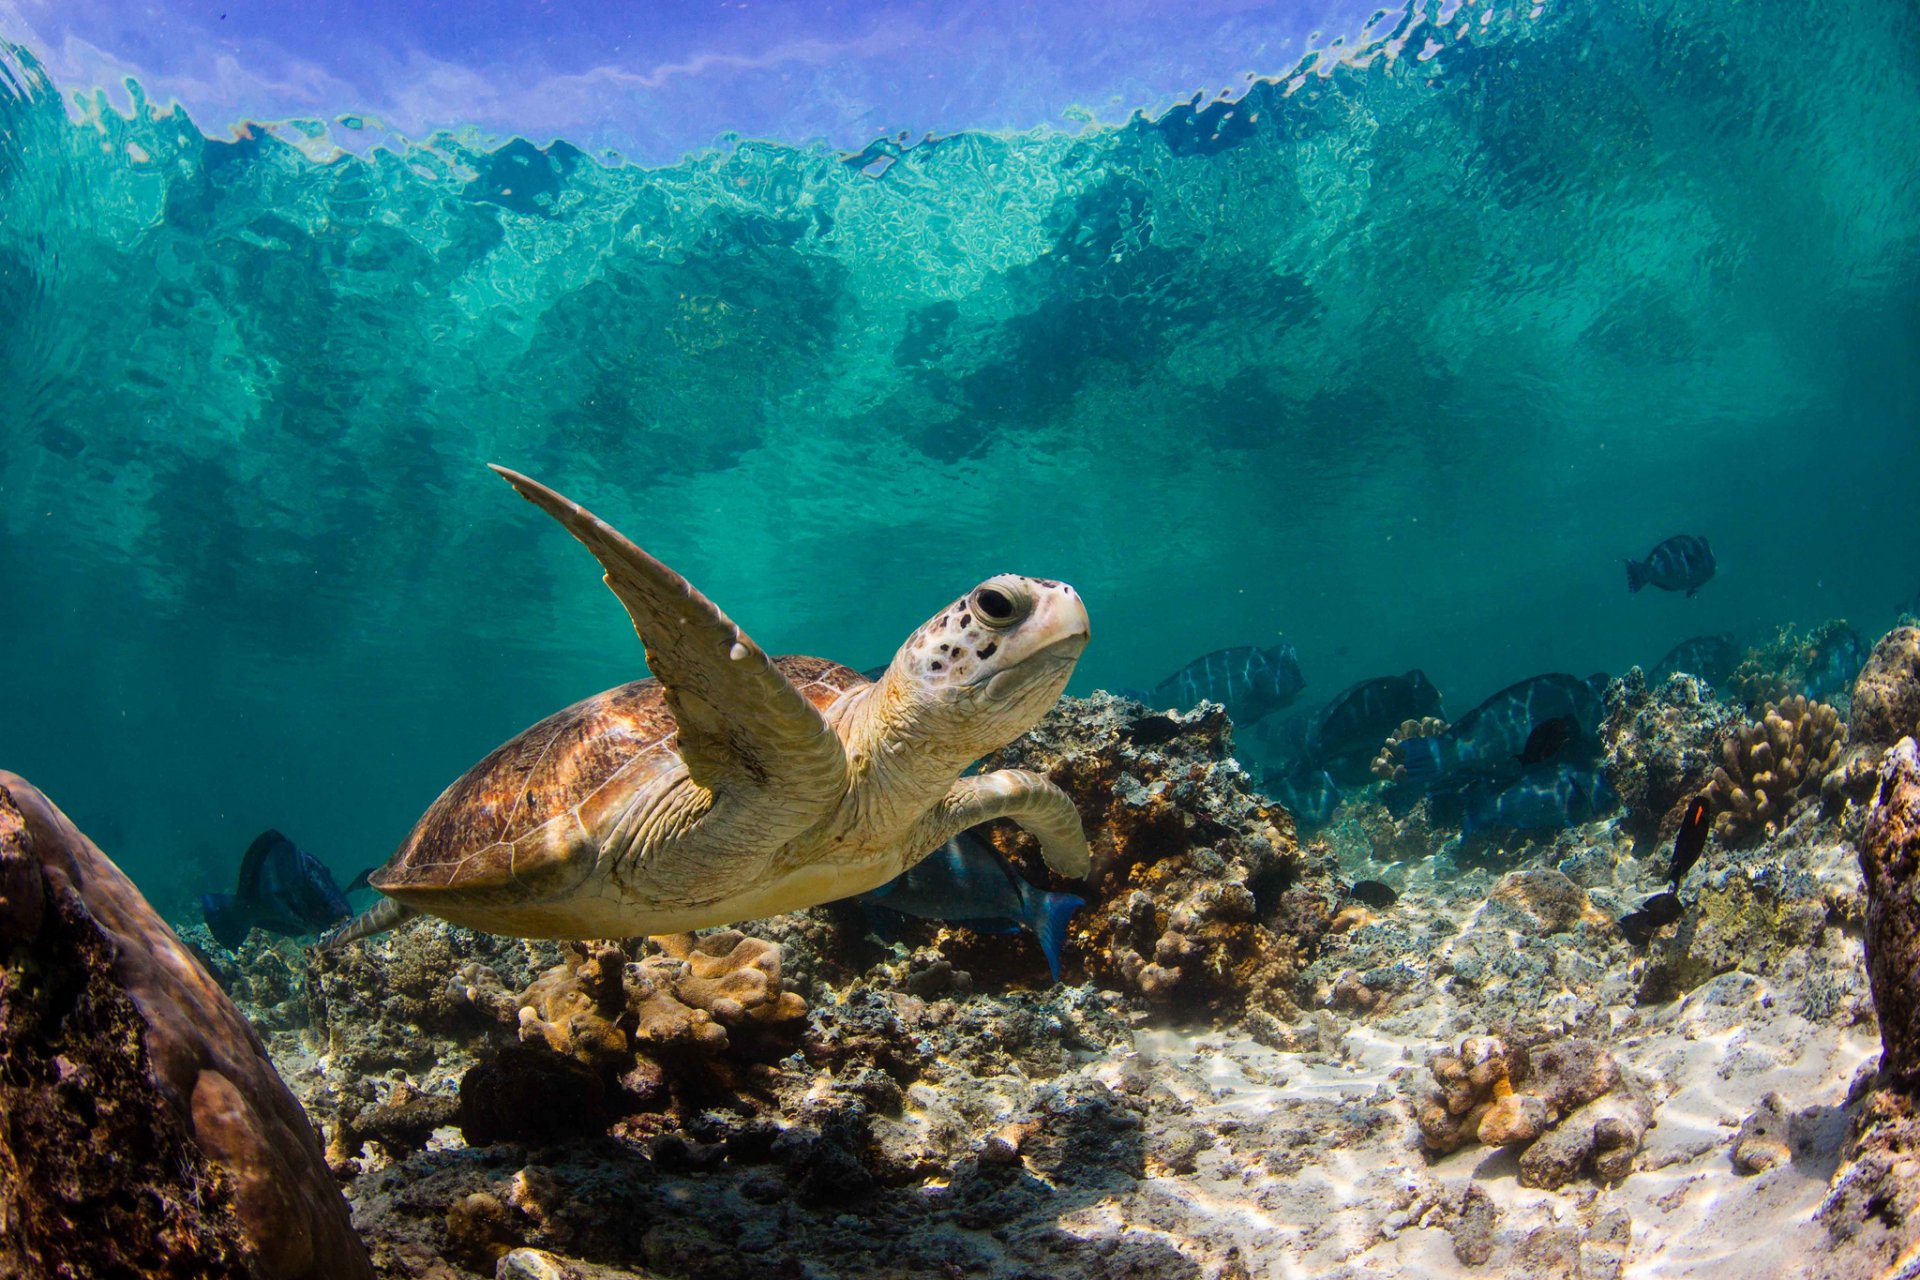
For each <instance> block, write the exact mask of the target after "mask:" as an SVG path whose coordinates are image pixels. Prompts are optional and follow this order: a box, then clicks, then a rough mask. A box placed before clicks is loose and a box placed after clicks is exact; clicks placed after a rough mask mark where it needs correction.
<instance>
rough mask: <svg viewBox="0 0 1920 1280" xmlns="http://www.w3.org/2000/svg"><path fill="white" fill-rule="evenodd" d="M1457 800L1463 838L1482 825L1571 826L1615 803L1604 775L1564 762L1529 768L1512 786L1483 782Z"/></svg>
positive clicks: (1589, 819) (1615, 795) (1608, 810)
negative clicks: (1459, 804)
mask: <svg viewBox="0 0 1920 1280" xmlns="http://www.w3.org/2000/svg"><path fill="white" fill-rule="evenodd" d="M1461 800H1462V807H1461V812H1460V832H1461V834H1462V835H1466V834H1470V833H1472V832H1474V831H1477V830H1479V829H1480V828H1481V827H1521V828H1528V829H1536V830H1537V829H1543V828H1551V827H1576V826H1579V825H1580V824H1581V823H1583V822H1591V821H1593V820H1594V819H1595V818H1598V817H1600V816H1601V815H1602V814H1604V813H1608V812H1610V811H1612V810H1613V809H1615V808H1617V807H1618V806H1619V804H1620V796H1619V794H1618V793H1617V792H1615V791H1614V789H1613V787H1612V786H1611V785H1610V784H1609V783H1608V782H1607V780H1606V778H1605V777H1604V776H1603V775H1601V774H1600V773H1598V772H1596V771H1595V770H1592V769H1575V768H1573V767H1571V766H1569V765H1564V764H1556V765H1551V766H1549V767H1547V768H1543V769H1533V770H1529V771H1528V772H1527V773H1525V774H1522V775H1521V776H1520V777H1519V778H1517V779H1515V780H1514V781H1512V782H1505V783H1503V782H1499V781H1497V780H1494V779H1491V778H1489V779H1484V780H1482V781H1480V782H1478V783H1476V784H1475V785H1473V786H1471V787H1469V788H1468V789H1467V791H1466V792H1465V794H1464V795H1463V796H1462V797H1461Z"/></svg>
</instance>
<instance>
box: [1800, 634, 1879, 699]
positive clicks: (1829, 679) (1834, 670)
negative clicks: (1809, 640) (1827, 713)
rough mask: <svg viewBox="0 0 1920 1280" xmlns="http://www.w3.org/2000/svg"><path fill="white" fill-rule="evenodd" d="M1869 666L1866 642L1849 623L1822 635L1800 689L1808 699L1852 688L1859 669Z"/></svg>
mask: <svg viewBox="0 0 1920 1280" xmlns="http://www.w3.org/2000/svg"><path fill="white" fill-rule="evenodd" d="M1866 665H1867V642H1866V641H1864V640H1862V639H1861V638H1860V633H1859V632H1858V631H1855V630H1854V629H1853V628H1852V627H1849V626H1844V625H1843V626H1840V627H1837V628H1835V629H1833V630H1832V631H1830V632H1829V633H1828V634H1827V635H1825V636H1823V637H1821V638H1820V640H1819V641H1818V642H1816V643H1815V645H1814V647H1813V658H1812V660H1811V661H1810V662H1808V664H1807V678H1806V682H1805V683H1804V684H1803V685H1802V686H1801V688H1800V692H1802V693H1804V694H1806V695H1807V696H1808V697H1809V698H1826V697H1831V696H1832V695H1834V694H1836V693H1848V692H1851V691H1852V690H1853V682H1854V681H1855V680H1856V679H1858V678H1859V676H1860V668H1862V667H1864V666H1866Z"/></svg>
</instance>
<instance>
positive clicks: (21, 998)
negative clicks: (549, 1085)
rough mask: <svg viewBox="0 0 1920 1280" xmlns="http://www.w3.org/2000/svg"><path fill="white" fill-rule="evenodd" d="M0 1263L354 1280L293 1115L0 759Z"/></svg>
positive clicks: (317, 1164)
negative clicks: (1, 768)
mask: <svg viewBox="0 0 1920 1280" xmlns="http://www.w3.org/2000/svg"><path fill="white" fill-rule="evenodd" d="M0 956H3V957H4V961H5V963H4V964H0V1115H4V1116H5V1117H6V1129H5V1134H4V1136H3V1137H0V1222H4V1223H5V1224H6V1229H5V1230H4V1231H0V1274H8V1275H48V1276H52V1275H135V1274H138V1275H151V1276H162V1277H170V1276H179V1277H187V1276H196V1277H197V1276H250V1277H259V1278H260V1280H282V1278H284V1280H305V1278H308V1277H312V1278H313V1280H319V1278H320V1277H335V1276H339V1277H347V1278H349V1280H351V1278H353V1277H367V1278H369V1280H370V1277H371V1276H372V1274H373V1272H372V1267H371V1264H370V1263H369V1261H368V1258H367V1254H366V1250H365V1248H364V1246H362V1244H361V1243H360V1240H359V1238H358V1237H357V1236H355V1235H354V1233H353V1228H352V1226H351V1224H350V1223H349V1221H348V1215H347V1206H346V1203H345V1201H344V1200H343V1199H342V1198H341V1196H340V1192H339V1189H338V1188H337V1187H336V1186H335V1185H334V1182H333V1177H332V1175H331V1174H330V1173H329V1172H328V1170H327V1166H326V1163H325V1160H324V1157H323V1155H322V1153H321V1150H320V1145H319V1142H318V1141H317V1140H316V1138H315V1136H314V1132H313V1129H312V1126H311V1125H310V1124H309V1123H308V1121H307V1118H306V1116H305V1114H304V1113H303V1112H302V1111H301V1109H300V1104H299V1103H298V1102H296V1101H295V1100H294V1098H293V1095H292V1094H291V1093H289V1092H288V1091H287V1088H286V1086H285V1085H284V1084H283V1083H282V1082H281V1080H280V1077H279V1075H278V1073H276V1072H275V1070H274V1068H273V1065H272V1063H271V1062H270V1061H269V1060H268V1058H267V1056H266V1050H265V1048H264V1047H263V1046H262V1045H261V1043H260V1040H259V1037H258V1036H257V1035H255V1034H254V1032H253V1031H252V1029H251V1028H250V1027H249V1026H248V1025H247V1022H246V1020H245V1018H243V1017H242V1016H241V1014H240V1012H239V1010H237V1009H236V1008H235V1007H234V1005H233V1003H232V1002H231V1001H230V1000H229V999H228V998H227V997H226V995H225V994H224V993H223V992H222V991H221V990H220V988H219V986H218V985H217V984H216V983H215V982H214V980H213V978H212V976H211V975H209V974H208V973H207V971H206V970H205V969H203V968H202V967H201V966H200V965H199V964H198V963H197V962H196V961H195V960H194V958H193V956H192V954H191V953H190V952H189V951H188V950H187V948H186V947H185V945H184V944H182V943H181V941H180V939H179V938H178V937H177V936H176V935H175V934H174V933H173V931H172V930H171V929H169V928H168V927H167V926H166V924H165V922H163V921H162V920H161V919H160V918H159V917H158V916H157V915H155V914H154V912H153V909H152V908H151V907H150V906H148V904H147V902H146V900H145V899H144V898H143V897H141V896H140V892H139V890H138V889H136V888H135V887H134V886H133V883H132V882H131V881H130V880H128V879H127V878H126V877H125V876H124V875H122V874H121V873H120V870H119V868H118V867H116V866H114V864H113V863H112V861H111V860H109V859H108V858H107V856H106V855H105V854H103V853H101V852H100V850H99V849H98V848H97V847H95V845H94V844H93V842H92V841H90V840H88V839H87V838H86V837H85V836H84V835H82V834H81V833H80V832H79V831H78V830H76V829H75V828H74V826H73V824H72V823H71V822H69V821H68V820H67V817H66V815H65V814H63V813H61V812H60V810H59V809H57V808H56V807H54V805H53V804H52V803H51V802H50V801H49V800H48V799H47V798H46V797H45V796H43V795H42V794H40V792H39V791H38V790H36V789H35V788H34V787H33V786H31V785H30V784H28V783H27V782H25V781H24V780H23V779H21V778H19V777H17V776H15V775H13V774H10V773H4V772H0Z"/></svg>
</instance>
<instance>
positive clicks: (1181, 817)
mask: <svg viewBox="0 0 1920 1280" xmlns="http://www.w3.org/2000/svg"><path fill="white" fill-rule="evenodd" d="M1145 718H1150V719H1151V720H1152V721H1153V722H1154V724H1155V726H1156V730H1155V731H1154V732H1152V733H1143V732H1138V731H1137V730H1138V725H1139V722H1140V721H1141V720H1142V719H1145ZM1162 721H1164V722H1165V723H1164V724H1161V722H1162ZM1230 732H1231V726H1230V725H1229V723H1228V721H1227V717H1226V713H1225V712H1223V711H1221V710H1220V709H1219V708H1218V707H1216V706H1213V705H1212V704H1204V705H1203V706H1202V707H1201V708H1200V709H1199V710H1196V711H1192V712H1188V713H1186V714H1183V715H1171V716H1160V715H1154V716H1151V717H1143V716H1142V714H1141V708H1140V707H1139V705H1138V704H1137V703H1133V702H1130V701H1128V700H1126V699H1122V698H1116V697H1114V696H1112V695H1110V694H1105V693H1096V694H1094V695H1093V696H1092V697H1091V698H1087V699H1074V698H1066V699H1062V700H1061V702H1060V703H1059V705H1058V706H1056V707H1055V708H1054V710H1053V711H1052V712H1051V713H1050V714H1049V715H1048V716H1047V718H1046V719H1045V720H1044V721H1042V722H1041V724H1040V725H1039V727H1038V728H1036V729H1035V730H1034V731H1033V732H1032V733H1030V734H1028V735H1027V736H1026V737H1025V738H1022V739H1020V740H1019V741H1018V742H1016V743H1014V744H1013V745H1012V746H1010V747H1008V748H1006V749H1005V750H1003V751H1001V752H999V753H997V754H996V755H994V756H992V757H989V758H988V759H987V761H986V762H985V767H986V768H989V769H992V768H1005V767H1017V768H1026V769H1032V770H1034V771H1036V772H1039V773H1043V774H1045V775H1047V776H1048V777H1049V778H1051V779H1052V780H1053V781H1054V782H1055V783H1057V784H1059V785H1060V786H1061V787H1062V788H1063V789H1064V790H1065V791H1066V792H1067V794H1068V795H1070V796H1072V797H1073V799H1074V801H1075V803H1076V804H1077V805H1078V807H1079V809H1080V814H1081V818H1082V820H1083V821H1084V822H1085V824H1086V829H1087V835H1088V839H1089V841H1090V842H1091V844H1092V847H1093V866H1094V870H1093V872H1092V874H1091V876H1090V877H1089V883H1088V887H1087V890H1086V892H1085V895H1084V896H1086V897H1087V898H1088V899H1089V905H1088V906H1087V908H1086V909H1084V910H1083V911H1081V912H1080V913H1079V914H1078V915H1077V916H1075V918H1074V921H1073V924H1072V926H1071V942H1070V944H1069V946H1068V947H1067V956H1068V963H1069V967H1070V969H1071V968H1072V967H1075V966H1077V967H1078V968H1079V969H1080V971H1081V972H1082V973H1084V974H1086V975H1087V976H1090V977H1092V978H1093V979H1094V980H1096V981H1098V982H1100V983H1102V984H1104V985H1109V986H1113V987H1117V988H1119V989H1121V990H1125V991H1129V992H1133V993H1136V994H1138V995H1140V996H1142V997H1144V998H1145V999H1146V1000H1148V1001H1149V1002H1150V1003H1152V1004H1154V1005H1157V1006H1159V1007H1161V1008H1163V1009H1166V1010H1168V1011H1170V1012H1179V1013H1182V1014H1186V1015H1189V1016H1191V1015H1195V1014H1201V1015H1206V1016H1213V1017H1224V1016H1230V1015H1231V1014H1233V1013H1235V1012H1238V1011H1239V1010H1241V1009H1245V1008H1249V1007H1257V1008H1262V1009H1265V1010H1267V1011H1269V1012H1273V1013H1276V1014H1278V1015H1280V1016H1290V1015H1291V1014H1292V1013H1293V1012H1294V1007H1293V998H1292V997H1293V992H1294V990H1295V987H1296V984H1297V979H1298V976H1299V971H1300V968H1301V966H1302V965H1303V964H1304V963H1305V962H1306V960H1307V959H1308V958H1309V957H1310V956H1311V954H1312V952H1313V950H1314V948H1315V947H1316V946H1317V944H1318V942H1319V939H1320V937H1321V936H1322V935H1323V934H1324V933H1325V932H1326V929H1327V927H1328V925H1329V924H1330V923H1331V921H1332V918H1333V906H1334V904H1335V903H1337V901H1338V900H1339V896H1340V895H1339V892H1338V889H1337V887H1336V885H1335V884H1334V882H1333V880H1332V877H1331V876H1330V874H1329V872H1328V868H1326V867H1324V866H1320V865H1311V864H1309V863H1308V862H1307V860H1306V859H1304V858H1303V857H1302V856H1301V854H1300V850H1299V847H1298V845H1297V844H1296V843H1295V840H1294V833H1293V823H1292V819H1291V818H1289V817H1288V816H1287V814H1286V812H1285V811H1284V810H1283V809H1281V808H1279V807H1278V806H1275V805H1270V804H1268V803H1266V802H1265V801H1264V800H1263V799H1262V798H1261V797H1259V796H1258V795H1256V794H1254V793H1253V790H1252V787H1251V784H1250V779H1249V778H1248V775H1247V774H1246V772H1245V771H1244V770H1243V769H1241V767H1240V766H1239V764H1238V763H1237V762H1236V761H1235V760H1234V759H1233V752H1232V744H1231V738H1230ZM1000 834H1001V833H998V832H996V839H998V838H1000ZM1007 851H1008V852H1009V854H1010V855H1011V856H1012V857H1013V859H1014V860H1015V862H1016V863H1017V864H1019V865H1020V866H1021V868H1022V869H1023V870H1024V871H1025V872H1026V873H1027V874H1028V875H1029V877H1030V878H1033V879H1035V880H1036V882H1038V881H1039V880H1040V879H1041V878H1042V877H1043V876H1044V875H1045V871H1044V868H1043V867H1042V866H1041V864H1040V863H1039V861H1038V859H1037V858H1036V857H1035V856H1034V853H1033V846H1032V842H1031V841H1030V840H1028V839H1026V838H1025V837H1021V838H1020V840H1019V842H1018V843H1015V844H1013V845H1012V847H1011V848H1010V849H1008V850H1007ZM1072 976H1073V975H1072V974H1071V973H1070V974H1069V978H1071V977H1072Z"/></svg>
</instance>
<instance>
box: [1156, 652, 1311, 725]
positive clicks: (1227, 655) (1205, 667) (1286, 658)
mask: <svg viewBox="0 0 1920 1280" xmlns="http://www.w3.org/2000/svg"><path fill="white" fill-rule="evenodd" d="M1306 687H1307V682H1306V679H1305V677H1303V676H1302V675H1301V674H1300V656H1299V654H1297V653H1295V652H1294V648H1293V646H1292V645H1290V644H1277V645H1274V646H1273V648H1271V649H1256V648H1254V647H1253V646H1252V645H1241V646H1239V647H1238V648H1234V649H1218V650H1215V651H1214V652H1213V653H1209V654H1208V655H1206V656H1205V657H1204V658H1195V659H1194V660H1193V661H1192V662H1189V663H1188V664H1187V665H1186V666H1184V667H1182V668H1180V669H1179V670H1178V671H1176V672H1174V673H1173V674H1172V675H1170V676H1168V677H1167V678H1166V679H1165V680H1162V681H1161V682H1160V683H1159V684H1157V685H1155V686H1154V687H1153V696H1152V697H1151V698H1149V699H1147V701H1148V703H1149V704H1150V705H1152V706H1156V707H1177V708H1178V709H1179V710H1181V711H1191V710H1193V709H1194V708H1195V707H1197V706H1199V705H1200V702H1201V700H1202V699H1207V700H1210V701H1213V702H1217V703H1219V704H1220V705H1221V706H1223V707H1225V708H1226V709H1227V714H1228V715H1229V716H1231V717H1233V722H1234V723H1235V724H1240V725H1244V724H1252V723H1253V722H1254V721H1255V720H1258V719H1259V718H1260V717H1261V716H1264V715H1270V714H1271V713H1273V712H1275V711H1278V710H1280V709H1281V708H1282V707H1285V706H1287V705H1288V704H1289V703H1291V702H1292V701H1293V700H1294V699H1295V698H1297V697H1299V696H1300V691H1301V690H1302V689H1304V688H1306Z"/></svg>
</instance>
